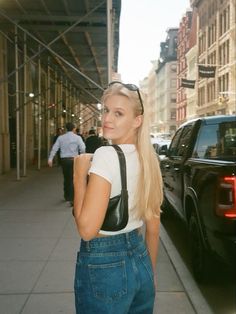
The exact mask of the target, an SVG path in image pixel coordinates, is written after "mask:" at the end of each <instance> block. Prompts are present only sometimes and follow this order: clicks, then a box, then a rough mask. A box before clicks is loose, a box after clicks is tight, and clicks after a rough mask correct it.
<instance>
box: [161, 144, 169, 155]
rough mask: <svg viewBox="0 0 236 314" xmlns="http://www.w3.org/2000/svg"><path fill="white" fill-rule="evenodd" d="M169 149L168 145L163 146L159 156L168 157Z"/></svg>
mask: <svg viewBox="0 0 236 314" xmlns="http://www.w3.org/2000/svg"><path fill="white" fill-rule="evenodd" d="M167 151H168V147H167V145H163V146H162V147H161V149H160V150H159V155H167Z"/></svg>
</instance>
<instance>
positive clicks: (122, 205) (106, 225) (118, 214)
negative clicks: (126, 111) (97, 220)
mask: <svg viewBox="0 0 236 314" xmlns="http://www.w3.org/2000/svg"><path fill="white" fill-rule="evenodd" d="M112 147H114V149H115V150H116V152H117V154H118V158H119V163H120V176H121V193H120V194H119V195H116V196H114V197H112V198H110V200H109V203H108V207H107V211H106V215H105V219H104V221H103V224H102V227H101V230H104V231H119V230H121V229H124V228H125V227H126V225H127V223H128V219H129V213H128V190H127V181H126V161H125V155H124V153H123V151H122V149H121V148H120V147H119V146H118V145H112Z"/></svg>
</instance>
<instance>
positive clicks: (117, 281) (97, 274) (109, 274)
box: [88, 260, 127, 303]
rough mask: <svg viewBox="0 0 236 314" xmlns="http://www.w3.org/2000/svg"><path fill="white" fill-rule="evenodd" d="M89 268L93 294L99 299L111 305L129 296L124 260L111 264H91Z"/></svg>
mask: <svg viewBox="0 0 236 314" xmlns="http://www.w3.org/2000/svg"><path fill="white" fill-rule="evenodd" d="M88 268H89V278H90V282H91V286H92V289H93V294H94V296H95V297H96V298H97V299H99V300H102V301H104V302H107V303H111V302H114V301H118V300H119V299H120V298H121V297H123V296H124V295H126V294H127V275H126V265H125V261H124V260H123V261H119V262H113V263H109V264H99V265H95V264H89V265H88Z"/></svg>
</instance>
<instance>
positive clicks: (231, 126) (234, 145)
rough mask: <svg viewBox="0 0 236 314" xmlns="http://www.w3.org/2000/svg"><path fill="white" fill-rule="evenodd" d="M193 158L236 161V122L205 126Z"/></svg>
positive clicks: (201, 131)
mask: <svg viewBox="0 0 236 314" xmlns="http://www.w3.org/2000/svg"><path fill="white" fill-rule="evenodd" d="M193 157H195V158H207V159H221V160H232V161H235V160H236V121H235V122H234V121H232V122H222V123H219V124H213V125H205V126H203V127H202V129H201V130H200V133H199V136H198V140H197V143H196V145H195V148H194V151H193Z"/></svg>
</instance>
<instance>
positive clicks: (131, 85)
mask: <svg viewBox="0 0 236 314" xmlns="http://www.w3.org/2000/svg"><path fill="white" fill-rule="evenodd" d="M113 84H121V85H122V86H124V87H125V88H127V89H128V90H130V91H132V92H137V93H138V97H139V101H140V104H141V108H142V111H141V115H143V114H144V107H143V101H142V97H141V94H140V91H139V88H138V86H136V85H135V84H125V83H122V82H120V81H112V82H111V83H109V84H108V87H110V86H112V85H113Z"/></svg>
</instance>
